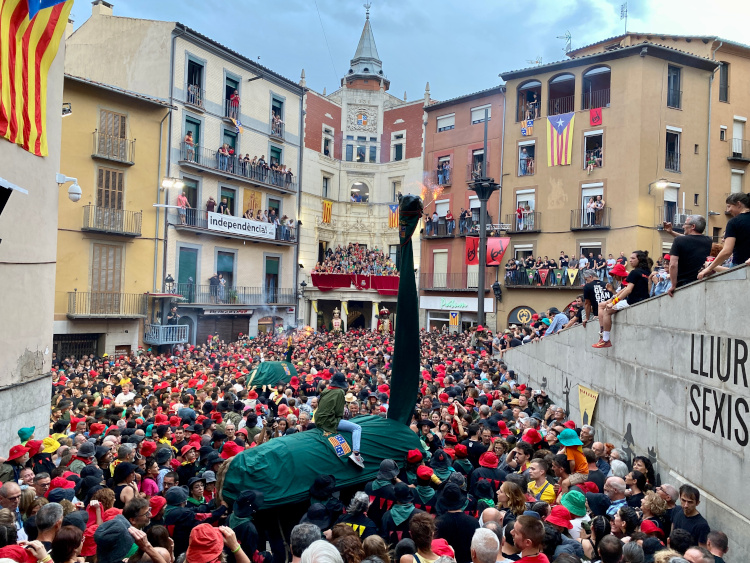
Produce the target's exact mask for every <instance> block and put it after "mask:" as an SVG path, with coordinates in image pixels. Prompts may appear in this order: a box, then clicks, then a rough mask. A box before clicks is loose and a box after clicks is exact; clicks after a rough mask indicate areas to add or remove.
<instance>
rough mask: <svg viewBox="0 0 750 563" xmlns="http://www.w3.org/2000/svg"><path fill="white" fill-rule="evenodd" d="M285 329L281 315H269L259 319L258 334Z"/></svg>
mask: <svg viewBox="0 0 750 563" xmlns="http://www.w3.org/2000/svg"><path fill="white" fill-rule="evenodd" d="M280 330H282V331H283V330H284V319H282V318H281V317H274V316H268V317H263V318H262V319H258V334H260V333H264V334H267V333H278V332H280Z"/></svg>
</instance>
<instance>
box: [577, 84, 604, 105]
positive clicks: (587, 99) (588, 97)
mask: <svg viewBox="0 0 750 563" xmlns="http://www.w3.org/2000/svg"><path fill="white" fill-rule="evenodd" d="M608 107H609V88H604V89H602V90H593V91H591V92H584V93H583V100H582V102H581V109H593V108H608Z"/></svg>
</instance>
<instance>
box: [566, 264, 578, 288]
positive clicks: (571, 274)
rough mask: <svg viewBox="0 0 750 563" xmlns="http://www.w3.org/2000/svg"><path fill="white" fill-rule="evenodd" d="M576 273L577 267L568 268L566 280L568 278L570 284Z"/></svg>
mask: <svg viewBox="0 0 750 563" xmlns="http://www.w3.org/2000/svg"><path fill="white" fill-rule="evenodd" d="M577 275H578V269H577V268H568V280H570V285H573V282H574V281H575V279H576V276H577Z"/></svg>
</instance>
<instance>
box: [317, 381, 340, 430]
mask: <svg viewBox="0 0 750 563" xmlns="http://www.w3.org/2000/svg"><path fill="white" fill-rule="evenodd" d="M344 405H345V400H344V390H343V389H339V388H337V387H329V388H328V389H326V390H325V391H323V392H322V393H321V394H320V399H318V409H317V410H316V411H315V427H316V428H320V429H321V430H322V431H323V432H335V431H336V429H337V428H338V425H339V421H340V420H341V418H342V417H343V416H344Z"/></svg>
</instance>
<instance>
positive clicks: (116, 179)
mask: <svg viewBox="0 0 750 563" xmlns="http://www.w3.org/2000/svg"><path fill="white" fill-rule="evenodd" d="M124 176H125V174H124V173H123V172H122V171H121V170H112V169H110V168H99V173H98V176H97V182H96V205H97V207H104V208H107V209H122V208H123V178H124Z"/></svg>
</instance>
